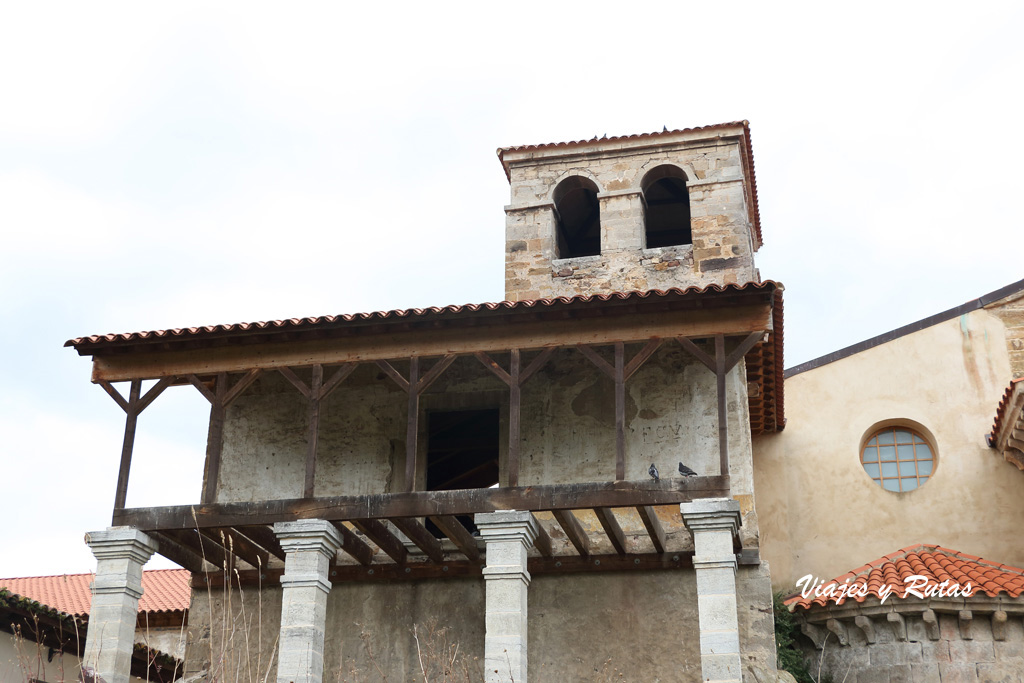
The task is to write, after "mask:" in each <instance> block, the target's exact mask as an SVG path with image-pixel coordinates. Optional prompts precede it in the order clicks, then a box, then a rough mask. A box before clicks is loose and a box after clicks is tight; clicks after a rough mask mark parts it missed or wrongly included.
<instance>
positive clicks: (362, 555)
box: [334, 522, 375, 565]
mask: <svg viewBox="0 0 1024 683" xmlns="http://www.w3.org/2000/svg"><path fill="white" fill-rule="evenodd" d="M334 527H335V528H336V529H337V530H338V533H339V534H341V549H342V550H344V551H345V552H346V553H348V554H349V555H351V556H352V557H354V558H355V560H356V562H358V563H359V564H362V565H369V564H371V563H372V562H373V556H374V555H375V553H374V552H373V548H371V547H370V546H368V545H367V544H366V543H364V542H363V541H362V539H360V538H359V537H358V536H356V534H355V532H353V531H352V530H351V529H349V528H348V527H347V526H345V525H344V524H343V523H342V522H335V523H334Z"/></svg>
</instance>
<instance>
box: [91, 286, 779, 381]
mask: <svg viewBox="0 0 1024 683" xmlns="http://www.w3.org/2000/svg"><path fill="white" fill-rule="evenodd" d="M772 295H773V291H772V290H766V291H761V290H755V291H753V292H749V293H748V292H744V293H742V294H740V295H739V296H735V297H728V299H724V298H722V297H718V298H717V299H716V300H713V301H707V300H706V301H691V302H688V303H690V304H698V305H696V306H694V305H687V306H679V307H676V306H665V305H663V304H661V305H658V303H659V302H655V304H656V305H651V306H644V305H635V306H630V307H622V306H615V307H608V308H606V309H603V310H600V311H596V310H593V309H591V310H587V311H577V310H566V311H562V312H561V313H562V315H559V316H557V318H553V317H551V316H547V315H510V316H501V317H489V318H485V319H472V318H469V317H466V318H465V319H462V320H459V319H455V320H449V321H446V322H445V324H432V323H426V321H424V322H425V323H426V324H423V325H410V324H404V325H394V326H392V325H375V326H367V327H364V328H360V329H359V333H358V334H351V333H344V334H337V335H335V334H331V332H330V331H317V333H314V334H302V335H299V334H289V335H286V334H279V335H265V341H262V342H261V343H253V340H252V339H251V338H249V337H246V336H242V335H239V337H238V338H237V339H234V340H232V339H228V338H217V339H215V340H210V342H209V343H208V344H202V345H198V344H196V343H195V342H193V343H189V344H178V345H174V344H155V343H149V344H137V345H133V346H128V345H120V346H117V347H113V346H112V347H109V348H103V347H98V348H95V349H94V350H92V352H91V353H92V355H93V372H92V381H93V382H100V381H106V382H117V381H125V380H133V379H161V378H166V377H181V376H187V375H197V376H208V375H211V374H216V373H220V372H246V371H249V370H254V369H270V368H282V367H301V366H308V365H314V364H321V365H336V364H341V363H350V362H372V361H377V360H389V359H396V358H409V357H413V356H415V357H436V356H444V355H449V354H456V355H463V354H472V353H478V352H483V353H496V352H503V351H508V350H510V349H541V348H552V347H566V346H575V345H577V344H587V345H600V344H611V343H614V342H641V341H647V340H649V339H651V338H653V337H657V338H664V339H669V338H673V337H688V338H705V337H711V336H714V335H716V334H725V335H728V336H739V335H745V334H749V333H750V332H758V331H771V330H772V329H773V319H772ZM700 304H706V305H703V306H702V305H700Z"/></svg>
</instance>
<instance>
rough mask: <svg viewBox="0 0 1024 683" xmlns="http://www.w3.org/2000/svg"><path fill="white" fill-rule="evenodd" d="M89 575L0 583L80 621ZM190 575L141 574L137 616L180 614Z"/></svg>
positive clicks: (87, 600)
mask: <svg viewBox="0 0 1024 683" xmlns="http://www.w3.org/2000/svg"><path fill="white" fill-rule="evenodd" d="M93 576H94V575H93V574H64V575H61V576H26V577H18V578H12V579H0V588H6V589H7V590H9V591H10V592H12V593H16V594H18V595H20V596H21V597H23V598H29V599H30V600H35V601H36V602H38V603H40V604H43V605H46V606H47V607H50V608H52V609H56V610H60V611H61V612H65V613H67V614H73V615H75V616H79V617H83V616H86V615H88V614H89V608H90V607H91V606H92V594H91V592H90V589H89V585H90V584H91V583H92V579H93ZM190 580H191V574H190V573H189V572H188V570H185V569H154V570H150V571H144V572H142V591H143V594H142V598H141V599H140V600H139V611H140V612H182V611H185V610H187V609H188V606H189V601H190V600H191V597H192V589H191V587H190V585H189V583H190Z"/></svg>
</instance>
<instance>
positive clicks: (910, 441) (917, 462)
mask: <svg viewBox="0 0 1024 683" xmlns="http://www.w3.org/2000/svg"><path fill="white" fill-rule="evenodd" d="M860 461H861V464H863V465H864V471H865V472H867V473H868V476H870V477H871V478H872V479H874V480H875V483H877V484H878V485H879V486H881V487H882V488H883V489H885V490H886V491H913V490H914V489H916V488H917V487H918V486H920V485H921V484H923V483H925V482H926V481H928V477H930V476H931V475H932V470H933V469H934V468H935V454H934V451H933V450H932V447H931V446H930V445H929V444H928V442H927V441H926V440H925V438H924V437H923V436H921V435H920V434H918V433H917V432H915V431H913V430H911V429H908V428H907V427H885V428H884V429H879V430H878V431H877V432H875V433H874V434H872V436H871V438H870V439H868V440H867V443H865V444H864V451H863V452H862V453H861V458H860Z"/></svg>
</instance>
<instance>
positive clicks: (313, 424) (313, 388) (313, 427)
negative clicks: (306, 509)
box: [302, 364, 324, 498]
mask: <svg viewBox="0 0 1024 683" xmlns="http://www.w3.org/2000/svg"><path fill="white" fill-rule="evenodd" d="M323 383H324V366H322V365H319V364H317V365H314V366H313V378H312V379H311V380H310V384H309V410H308V413H309V436H308V437H307V438H306V484H305V486H304V487H303V489H302V495H303V497H304V498H312V497H313V489H314V486H315V479H316V446H317V441H318V439H319V437H320V390H321V389H322V388H323Z"/></svg>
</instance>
